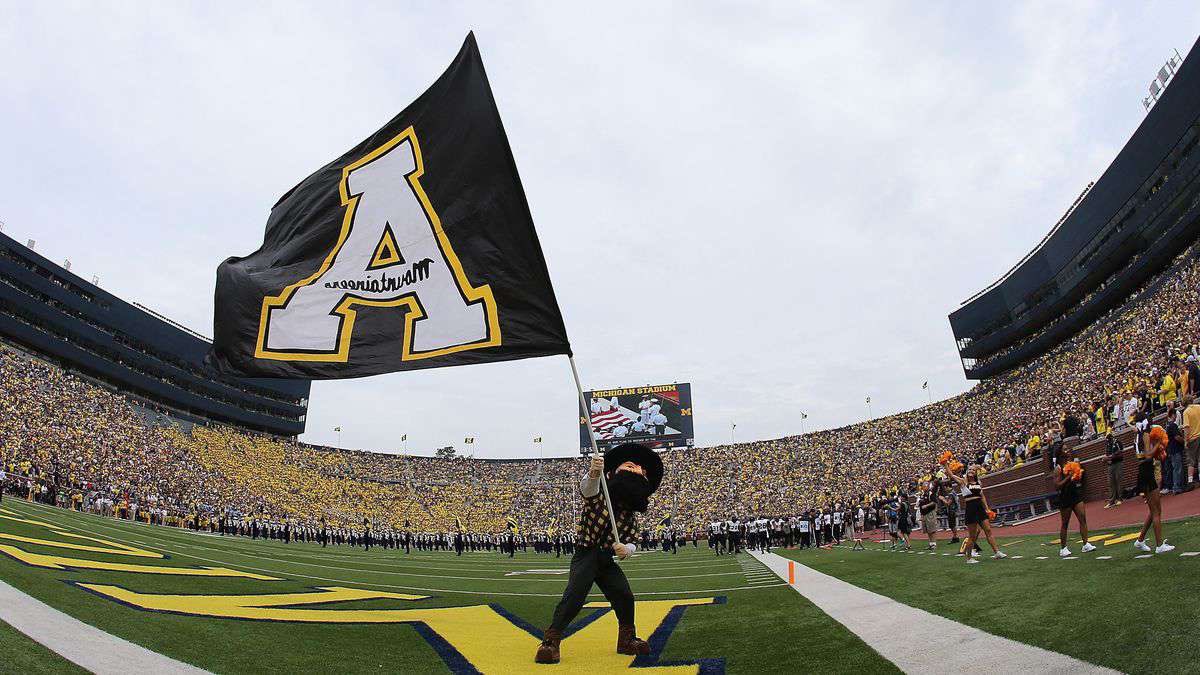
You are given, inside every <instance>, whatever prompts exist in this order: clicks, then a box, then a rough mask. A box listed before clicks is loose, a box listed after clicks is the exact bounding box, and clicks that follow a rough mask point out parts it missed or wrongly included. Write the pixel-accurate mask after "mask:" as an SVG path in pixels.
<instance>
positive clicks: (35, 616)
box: [0, 581, 208, 675]
mask: <svg viewBox="0 0 1200 675" xmlns="http://www.w3.org/2000/svg"><path fill="white" fill-rule="evenodd" d="M0 619H3V620H4V621H5V622H6V623H8V624H9V625H11V626H12V627H13V628H16V629H17V630H19V631H21V632H22V633H24V634H25V635H27V636H29V638H30V639H32V640H34V641H36V642H38V643H41V644H42V645H43V646H45V647H46V648H47V649H49V650H50V651H52V652H54V653H56V654H58V655H59V656H61V657H63V658H64V659H66V660H68V661H70V662H72V663H75V664H76V665H78V666H80V667H81V668H86V669H87V670H90V671H92V672H94V673H97V674H98V675H107V674H108V673H112V674H113V675H127V674H128V673H155V674H156V675H157V674H158V673H179V674H181V675H184V674H186V675H199V674H202V673H207V672H208V671H206V670H200V669H199V668H196V667H194V666H189V665H188V664H186V663H182V662H180V661H176V660H175V659H172V658H168V657H166V656H163V655H162V654H159V653H156V652H152V651H150V650H149V649H146V648H145V647H141V646H138V645H135V644H133V643H132V642H129V641H128V640H123V639H121V638H119V637H117V636H115V635H110V634H108V633H105V632H104V631H102V630H100V629H99V628H96V627H94V626H89V625H88V624H86V623H84V622H82V621H80V620H78V619H75V618H73V617H70V616H67V615H66V614H63V613H62V612H60V611H58V610H57V609H54V608H53V607H51V606H50V605H47V604H46V603H44V602H42V601H40V600H36V599H34V598H32V597H30V596H28V595H26V594H24V593H22V592H21V591H18V590H17V589H15V588H13V587H12V586H9V585H8V584H6V583H4V582H3V581H0Z"/></svg>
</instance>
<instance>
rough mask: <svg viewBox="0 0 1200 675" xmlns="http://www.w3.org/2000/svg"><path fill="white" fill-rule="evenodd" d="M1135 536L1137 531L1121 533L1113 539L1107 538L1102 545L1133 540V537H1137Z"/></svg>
mask: <svg viewBox="0 0 1200 675" xmlns="http://www.w3.org/2000/svg"><path fill="white" fill-rule="evenodd" d="M1137 537H1138V533H1137V532H1133V533H1131V534H1126V535H1122V536H1120V537H1117V538H1115V539H1109V540H1108V541H1106V542H1104V545H1105V546H1112V545H1113V544H1123V543H1125V542H1127V541H1133V540H1134V539H1137Z"/></svg>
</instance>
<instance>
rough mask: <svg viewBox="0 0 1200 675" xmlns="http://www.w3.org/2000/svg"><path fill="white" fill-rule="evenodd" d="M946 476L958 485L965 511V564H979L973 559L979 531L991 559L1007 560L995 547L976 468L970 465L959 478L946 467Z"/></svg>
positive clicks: (998, 548) (985, 500)
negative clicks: (965, 472)
mask: <svg viewBox="0 0 1200 675" xmlns="http://www.w3.org/2000/svg"><path fill="white" fill-rule="evenodd" d="M946 475H948V476H950V478H951V480H953V481H954V482H955V483H958V487H959V495H960V496H961V497H962V502H963V508H964V509H965V511H966V514H965V515H966V518H965V520H966V521H967V539H966V542H965V543H966V545H965V546H964V547H963V548H964V550H966V551H967V562H968V563H977V562H979V560H977V559H976V557H975V550H974V545H975V542H976V541H977V540H978V539H979V531H980V530H983V535H984V536H985V537H986V538H987V542H988V544H989V545H991V547H992V551H993V552H994V553H993V555H992V558H994V559H996V560H1000V559H1002V558H1007V557H1008V556H1007V555H1005V553H1004V552H1003V551H1001V550H1000V547H999V546H997V545H996V538H995V537H994V536H992V524H991V523H990V522H988V505H987V498H986V497H984V496H983V486H982V485H980V483H979V469H978V467H977V466H974V465H972V466H971V467H970V468H968V469H967V475H966V476H965V477H963V476H959V475H958V474H956V473H954V472H953V471H951V470H950V467H946Z"/></svg>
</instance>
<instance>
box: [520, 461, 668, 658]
mask: <svg viewBox="0 0 1200 675" xmlns="http://www.w3.org/2000/svg"><path fill="white" fill-rule="evenodd" d="M601 471H603V472H604V475H605V477H606V482H607V484H608V491H609V495H610V496H611V497H612V506H613V514H612V515H613V518H615V520H616V523H617V529H618V533H619V536H620V538H621V540H622V541H617V540H615V539H614V538H613V531H612V525H611V523H612V520H610V518H609V512H608V508H607V506H606V505H605V501H604V495H603V494H601V486H600V472H601ZM662 477H663V463H662V458H660V457H659V456H658V454H657V453H655V452H654V451H653V450H651V449H650V448H648V447H646V446H644V445H641V444H638V443H625V444H623V445H619V446H617V447H615V448H613V449H612V450H609V451H608V452H607V453H605V455H604V457H603V458H601V457H595V458H593V459H592V464H591V466H590V467H589V469H588V473H587V474H586V475H585V476H584V477H583V479H582V480H581V481H580V485H579V491H580V493H581V494H582V495H583V507H582V508H581V510H580V518H579V529H578V536H577V546H576V547H575V553H574V555H572V556H571V571H570V577H569V578H568V579H567V588H566V590H565V591H563V597H562V600H560V601H559V603H558V607H556V608H555V610H554V618H553V620H552V621H551V623H550V628H548V629H547V630H546V634H545V638H544V639H543V640H542V644H541V646H539V647H538V650H537V656H536V657H535V659H534V660H535V661H536V662H538V663H558V661H559V650H560V644H561V642H562V638H563V631H564V630H566V628H567V626H568V625H570V623H571V621H572V620H573V619H574V618H575V617H576V615H578V614H579V610H581V609H582V608H583V604H584V602H585V601H586V600H587V595H588V592H589V591H590V590H591V589H592V584H593V583H594V584H596V585H597V586H599V587H600V590H601V591H602V592H603V593H604V597H605V598H606V599H608V601H609V603H611V604H612V608H613V612H614V613H615V614H616V616H617V625H618V628H617V653H618V654H626V655H631V656H639V655H645V654H649V653H650V644H649V643H648V642H646V641H645V640H643V639H641V638H639V637H637V629H636V627H635V626H634V598H633V591H631V590H630V588H629V581H628V579H626V578H625V573H624V572H623V571H622V570H621V567H620V566H619V565H618V564H617V563H616V562H614V561H613V554H616V555H617V557H619V558H621V559H622V560H623V559H625V558H627V557H629V556H630V555H632V554H633V552H634V551H635V550H636V546H634V545H633V544H632V543H625V542H632V541H634V538H635V537H636V536H637V517H636V515H635V513H645V512H646V509H647V508H649V506H650V496H651V495H652V494H654V491H655V490H657V489H658V486H659V484H660V483H661V482H662Z"/></svg>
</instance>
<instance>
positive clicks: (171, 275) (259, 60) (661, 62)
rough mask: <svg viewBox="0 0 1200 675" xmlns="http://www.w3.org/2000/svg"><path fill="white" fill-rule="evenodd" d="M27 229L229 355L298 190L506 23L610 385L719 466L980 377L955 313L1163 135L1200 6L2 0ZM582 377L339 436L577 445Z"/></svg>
mask: <svg viewBox="0 0 1200 675" xmlns="http://www.w3.org/2000/svg"><path fill="white" fill-rule="evenodd" d="M0 5H2V6H0V11H3V12H4V14H5V15H6V16H7V17H9V18H10V20H9V21H7V22H5V23H3V24H0V59H2V61H3V62H4V63H5V64H6V67H5V68H4V69H0V91H4V92H5V93H6V94H7V95H8V96H6V99H7V100H6V103H5V105H4V106H3V107H2V108H0V152H2V155H3V156H4V157H5V158H6V160H7V161H6V162H4V163H3V164H2V165H0V185H2V186H3V187H2V188H0V190H2V191H0V205H2V206H0V220H5V221H6V222H7V223H8V226H7V228H6V231H7V232H9V233H11V234H13V235H14V236H17V237H18V238H19V239H22V240H23V239H24V238H26V237H31V238H35V239H37V240H38V242H39V244H38V250H39V251H41V252H43V253H46V254H47V255H50V256H51V257H52V258H54V259H55V260H61V259H62V258H64V257H70V258H71V259H72V262H73V269H75V270H77V271H79V273H80V274H81V275H83V276H87V277H90V275H91V274H93V273H94V274H98V275H99V276H100V278H101V282H102V284H103V285H104V286H106V287H107V288H109V289H110V290H113V291H114V292H116V293H118V294H119V295H121V296H122V297H125V298H127V299H130V300H137V301H140V302H143V303H144V304H147V305H149V306H151V307H153V308H155V309H156V310H158V311H160V312H162V313H164V314H166V315H167V316H170V317H172V318H174V319H176V320H179V321H180V322H182V323H183V324H185V325H188V326H190V327H193V328H195V329H198V330H200V331H201V332H204V333H206V334H207V333H210V332H211V328H210V326H211V319H212V285H213V273H214V271H215V268H216V265H217V263H218V262H219V261H220V260H221V259H223V258H224V257H226V256H229V255H240V254H245V253H247V252H249V251H252V250H254V249H255V248H257V247H258V245H259V243H260V242H261V236H262V229H263V225H264V223H265V221H266V214H267V211H268V210H269V208H270V206H271V204H273V203H274V201H275V200H276V199H277V198H278V196H279V195H280V194H281V193H282V192H284V191H285V190H287V189H288V188H290V187H291V186H292V185H294V184H295V183H296V182H297V181H299V180H300V179H301V178H303V177H304V176H306V175H307V174H308V173H309V172H311V171H312V170H313V169H315V168H317V167H319V166H321V165H322V164H323V163H325V162H326V161H328V160H329V159H330V158H332V157H335V156H337V155H338V154H340V153H341V152H343V151H344V150H345V149H346V148H348V147H350V146H351V145H353V144H354V143H356V142H357V141H358V140H360V139H361V138H363V137H364V136H365V135H367V134H368V133H370V132H371V131H373V130H374V129H375V128H377V127H378V126H379V125H380V124H382V123H383V122H384V121H386V120H387V119H389V118H390V117H391V116H392V115H393V114H394V113H395V112H397V111H398V110H400V109H401V108H403V107H404V106H405V105H406V104H407V103H408V102H409V101H411V100H412V98H414V97H415V96H416V95H417V94H419V93H420V92H421V91H423V90H424V88H425V87H426V86H427V85H428V84H429V83H430V82H432V81H433V79H434V78H436V76H437V75H438V74H439V73H440V72H441V70H442V69H443V68H444V67H445V64H446V63H448V62H449V60H450V58H451V57H452V56H453V54H454V53H455V51H456V50H457V48H458V46H459V43H460V41H461V40H462V38H463V36H464V35H465V34H466V32H467V31H468V30H470V29H474V30H475V31H476V35H477V37H478V39H479V42H480V45H481V49H482V52H483V57H484V61H485V63H486V64H487V67H488V73H489V77H490V79H491V81H492V86H493V88H494V89H495V94H496V98H497V102H498V105H499V107H500V110H501V114H502V115H503V117H504V121H505V125H506V128H507V130H508V133H509V136H510V140H511V142H512V145H513V148H514V153H515V155H516V159H517V164H518V167H519V169H520V171H521V174H522V178H523V180H524V183H525V187H526V190H527V192H528V196H529V200H530V203H531V206H532V210H533V214H534V219H535V221H536V222H537V224H538V229H539V234H540V236H541V239H542V244H543V248H544V250H545V252H546V255H547V258H548V261H549V265H550V270H551V274H552V277H553V279H554V282H555V285H556V290H557V293H558V297H559V300H560V303H561V304H562V306H563V311H564V314H565V317H566V320H567V327H568V330H569V332H570V335H571V337H572V340H573V343H574V346H575V350H576V353H577V354H578V355H579V361H580V366H581V369H582V371H583V375H584V377H585V379H586V383H587V385H588V386H596V387H609V386H618V385H623V384H645V383H652V382H671V381H676V380H678V381H691V382H692V383H693V385H694V395H695V410H696V418H695V420H696V427H697V434H698V442H699V443H701V444H711V443H718V442H723V441H724V440H725V439H726V438H727V436H728V430H729V423H730V421H736V422H737V424H738V436H739V437H740V438H750V437H770V436H778V435H783V434H788V433H795V432H797V431H799V411H800V410H804V411H805V412H807V413H808V414H809V415H810V417H809V420H808V426H809V428H820V427H830V426H841V425H843V424H847V423H851V422H855V421H858V420H860V419H862V417H863V415H865V413H866V410H865V405H864V404H863V403H862V401H863V399H864V397H865V396H866V395H868V394H869V395H871V396H872V399H873V404H872V406H873V411H874V413H875V414H877V415H878V414H886V413H889V412H895V411H898V410H902V409H907V408H910V407H914V406H917V405H921V404H922V403H924V401H925V392H924V391H922V390H921V388H920V385H921V382H923V381H925V380H929V381H930V386H931V389H932V391H933V392H934V393H935V395H936V396H938V397H944V396H949V395H953V394H956V393H959V392H961V391H963V390H965V389H966V388H967V387H968V386H969V385H970V383H968V382H967V381H966V380H965V379H964V378H963V376H962V372H961V367H960V365H959V363H958V360H957V356H956V354H955V351H954V345H953V342H952V338H951V334H950V331H949V326H948V323H947V321H946V315H947V314H948V313H949V312H950V311H951V310H953V309H954V308H955V307H957V305H958V303H959V302H961V301H962V300H963V299H965V298H967V297H969V296H970V295H972V294H973V293H974V292H975V291H977V290H979V289H980V288H982V287H984V286H986V285H987V284H989V283H990V282H991V281H992V280H994V279H995V278H996V277H998V276H999V275H1000V274H1002V273H1003V272H1004V271H1005V270H1007V269H1008V267H1009V266H1010V265H1012V264H1013V263H1014V262H1016V261H1017V260H1018V259H1019V258H1020V257H1021V256H1022V255H1024V253H1025V252H1027V251H1028V250H1029V249H1030V248H1031V247H1032V246H1033V245H1034V244H1035V243H1036V242H1037V241H1038V240H1039V239H1040V238H1041V237H1042V235H1044V234H1045V232H1046V231H1048V230H1049V228H1050V227H1051V226H1052V225H1053V223H1054V222H1055V221H1056V220H1057V219H1058V217H1059V216H1060V215H1061V213H1062V212H1063V211H1064V210H1065V209H1066V208H1067V206H1068V205H1069V204H1070V203H1071V202H1072V201H1073V200H1074V198H1075V196H1076V195H1077V194H1078V192H1079V190H1080V189H1081V188H1082V187H1083V186H1084V185H1085V184H1086V183H1087V182H1088V181H1089V180H1092V179H1094V178H1095V177H1096V176H1097V175H1099V173H1100V172H1101V171H1102V170H1103V169H1104V167H1105V166H1107V164H1108V162H1109V161H1111V159H1112V158H1113V157H1114V156H1115V154H1116V152H1117V151H1118V150H1119V149H1120V147H1121V146H1122V145H1123V144H1124V142H1125V140H1126V139H1128V137H1129V135H1130V134H1131V133H1132V132H1133V130H1134V128H1135V127H1136V125H1137V124H1138V123H1139V122H1140V120H1141V117H1142V110H1141V105H1140V93H1141V91H1142V90H1143V88H1144V85H1145V83H1146V81H1148V79H1149V76H1151V75H1152V74H1153V72H1154V71H1155V70H1156V68H1157V66H1158V64H1159V63H1160V62H1161V60H1162V59H1163V58H1165V57H1166V56H1167V55H1168V53H1169V51H1170V49H1169V47H1174V46H1178V47H1179V48H1180V50H1181V51H1182V50H1184V49H1185V48H1186V47H1188V46H1190V44H1191V42H1192V40H1193V39H1194V37H1195V35H1194V34H1193V32H1192V31H1190V30H1189V29H1187V27H1188V26H1195V25H1197V21H1196V19H1197V18H1200V16H1198V15H1200V7H1196V6H1194V5H1192V4H1185V3H1178V4H1151V5H1136V6H1135V5H1129V6H1121V5H1117V6H1114V5H1104V4H1090V3H1083V4H1078V5H1053V6H1047V5H1045V4H1044V3H1028V4H1021V5H1016V6H1009V5H1005V6H1003V7H980V6H971V5H962V4H961V3H926V4H922V5H915V6H914V5H875V6H863V7H847V6H845V5H826V4H811V5H805V4H797V3H778V4H775V3H766V4H754V5H745V4H737V5H732V4H725V3H666V4H658V3H656V4H654V5H650V6H645V5H644V4H632V3H630V4H620V3H610V4H607V5H605V7H604V10H603V11H597V10H596V9H595V8H593V7H586V6H576V5H568V4H563V3H537V4H533V3H531V4H528V5H512V4H507V5H504V6H496V5H491V4H486V3H484V4H458V3H455V4H447V3H442V4H438V5H429V6H393V5H391V4H384V3H381V4H369V3H354V4H351V5H344V6H333V5H330V4H329V3H315V2H313V3H279V4H261V5H260V4H255V5H248V6H245V7H239V8H238V9H237V11H236V12H232V11H229V8H227V7H224V6H218V5H214V6H209V5H203V4H200V5H185V4H165V3H159V4H151V5H146V4H136V5H134V4H116V5H104V6H99V5H91V4H86V3H84V4H58V3H15V2H5V3H0ZM574 421H575V402H574V393H573V387H572V384H571V378H570V374H569V372H568V369H567V366H566V364H565V363H563V360H562V359H544V360H540V361H528V362H517V363H510V364H500V365H493V366H483V367H475V368H469V369H457V370H446V371H426V372H420V373H410V374H405V375H397V376H385V377H379V378H371V379H368V380H354V381H348V382H337V383H317V384H315V385H314V388H313V396H312V401H311V409H310V415H309V433H308V434H307V435H306V438H307V439H309V440H313V441H316V442H332V441H334V440H335V438H336V434H334V432H333V431H332V428H333V427H334V426H338V425H340V426H342V427H343V429H344V432H343V434H342V438H343V442H344V443H345V444H346V445H348V446H351V447H362V448H373V449H383V450H399V449H401V448H399V447H398V445H399V444H398V442H397V439H398V438H399V437H400V435H401V434H402V433H407V434H408V436H409V439H410V440H409V449H410V450H411V451H414V452H428V451H432V450H433V449H434V448H435V447H438V446H439V445H445V444H455V443H461V439H462V438H463V437H464V436H475V437H476V438H477V439H479V440H478V442H477V444H476V445H475V446H474V447H475V449H476V451H477V453H478V454H479V455H493V456H511V455H519V454H527V453H529V452H532V449H531V447H530V445H529V439H530V438H532V437H534V436H544V437H545V438H546V443H545V448H546V452H547V453H548V454H563V453H571V452H573V451H574V448H575V446H576V445H577V429H576V427H575V424H574Z"/></svg>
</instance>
